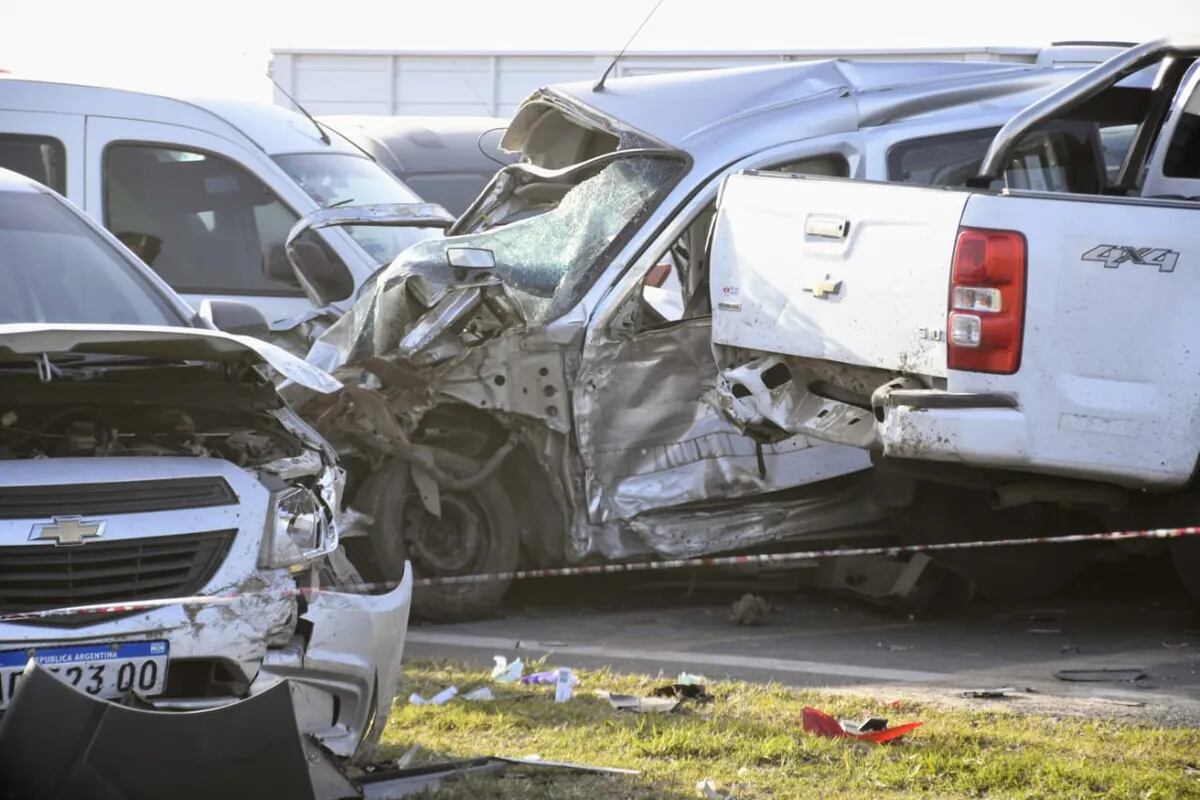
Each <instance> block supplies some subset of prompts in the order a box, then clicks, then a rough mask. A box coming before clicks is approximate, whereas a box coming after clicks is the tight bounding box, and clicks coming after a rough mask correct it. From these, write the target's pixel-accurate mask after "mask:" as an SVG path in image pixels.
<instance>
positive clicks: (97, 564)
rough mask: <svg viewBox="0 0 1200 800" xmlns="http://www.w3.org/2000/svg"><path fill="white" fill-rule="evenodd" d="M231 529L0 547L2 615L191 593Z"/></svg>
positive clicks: (70, 621)
mask: <svg viewBox="0 0 1200 800" xmlns="http://www.w3.org/2000/svg"><path fill="white" fill-rule="evenodd" d="M235 533H236V532H235V531H232V530H229V531H209V532H205V533H184V534H178V535H175V536H155V537H152V538H144V539H121V540H117V539H113V540H99V541H90V542H88V543H87V544H84V545H75V546H69V547H60V546H54V545H16V546H7V547H0V614H11V613H17V612H24V611H39V610H44V609H51V608H62V607H64V606H73V605H96V604H103V603H120V602H122V601H126V600H133V599H138V600H146V599H154V598H161V597H187V596H191V595H194V594H196V593H197V592H198V591H200V590H201V589H202V588H203V587H204V585H205V584H206V583H208V581H209V580H211V578H212V576H213V575H214V574H215V573H216V571H217V569H218V568H219V567H220V566H221V564H222V563H223V562H224V560H225V556H226V555H227V554H228V552H229V547H230V545H231V544H232V543H233V538H234V534H235ZM95 621H97V617H96V616H95V615H82V616H78V617H48V618H45V619H42V620H38V621H37V622H38V623H39V624H59V625H82V624H88V623H91V622H95Z"/></svg>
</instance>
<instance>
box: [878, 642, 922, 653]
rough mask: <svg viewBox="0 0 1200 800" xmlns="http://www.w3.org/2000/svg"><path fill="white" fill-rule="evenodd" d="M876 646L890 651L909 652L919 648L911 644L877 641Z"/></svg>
mask: <svg viewBox="0 0 1200 800" xmlns="http://www.w3.org/2000/svg"><path fill="white" fill-rule="evenodd" d="M875 646H876V647H878V648H879V649H881V650H887V651H888V652H889V653H907V652H909V651H910V650H916V649H917V648H915V647H913V646H912V645H911V644H887V643H886V642H876V643H875Z"/></svg>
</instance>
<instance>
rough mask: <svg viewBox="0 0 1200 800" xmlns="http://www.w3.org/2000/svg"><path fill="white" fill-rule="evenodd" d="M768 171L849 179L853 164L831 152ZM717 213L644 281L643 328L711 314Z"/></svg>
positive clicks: (693, 227) (704, 217) (698, 222)
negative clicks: (710, 256)
mask: <svg viewBox="0 0 1200 800" xmlns="http://www.w3.org/2000/svg"><path fill="white" fill-rule="evenodd" d="M765 171H768V172H789V173H793V174H799V175H825V176H828V177H833V178H846V177H849V175H850V165H849V163H848V162H847V161H846V159H845V158H844V157H843V156H841V155H837V154H832V155H822V156H815V157H808V158H803V159H799V160H796V161H789V162H786V163H783V164H778V165H775V166H772V167H769V168H768V169H767V170H765ZM715 214H716V204H715V203H713V204H709V205H708V206H707V207H705V209H704V210H703V211H701V212H700V213H699V214H697V215H696V218H695V219H693V220H692V223H691V224H690V225H688V226H687V229H686V230H684V232H683V234H682V235H680V237H679V238H678V239H676V240H675V241H674V242H672V243H671V246H670V247H669V248H667V251H666V252H665V253H663V254H662V256H661V257H660V258H659V260H658V263H657V264H655V265H654V266H653V267H651V268H650V271H649V272H647V273H646V277H645V279H644V280H643V281H642V302H641V308H640V313H639V319H640V323H639V325H638V327H639V328H640V329H642V330H646V329H649V328H656V327H659V326H662V325H667V324H669V323H672V322H678V321H680V320H687V319H696V318H698V317H708V316H711V315H712V308H711V303H710V302H709V295H708V249H707V248H708V235H709V231H710V229H711V228H712V222H713V217H714V216H715Z"/></svg>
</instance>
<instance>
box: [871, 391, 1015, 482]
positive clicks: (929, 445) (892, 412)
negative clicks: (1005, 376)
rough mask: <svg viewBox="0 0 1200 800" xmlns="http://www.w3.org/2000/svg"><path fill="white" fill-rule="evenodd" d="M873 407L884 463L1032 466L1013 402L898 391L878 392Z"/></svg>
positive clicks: (1000, 398)
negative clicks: (917, 461)
mask: <svg viewBox="0 0 1200 800" xmlns="http://www.w3.org/2000/svg"><path fill="white" fill-rule="evenodd" d="M885 389H886V387H885ZM872 403H873V405H874V408H875V418H876V420H877V423H876V425H875V430H876V436H877V440H878V444H879V447H880V448H881V450H882V451H883V455H884V456H886V457H889V458H913V459H926V460H933V461H953V462H960V463H963V464H973V465H977V466H987V467H1020V466H1030V465H1031V464H1032V456H1031V452H1030V447H1029V426H1028V424H1027V421H1026V419H1025V415H1024V413H1023V412H1021V411H1020V410H1019V409H1017V408H1016V407H1015V406H1016V403H1015V402H1014V401H1013V400H1012V399H1011V398H1007V397H1005V396H1003V395H983V394H960V393H953V392H938V391H922V390H896V391H892V392H888V391H879V392H876V393H875V396H874V397H873V398H872Z"/></svg>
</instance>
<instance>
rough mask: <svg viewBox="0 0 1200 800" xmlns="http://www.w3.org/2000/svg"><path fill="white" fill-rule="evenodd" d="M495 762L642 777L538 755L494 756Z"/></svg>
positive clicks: (630, 771) (618, 769) (632, 772)
mask: <svg viewBox="0 0 1200 800" xmlns="http://www.w3.org/2000/svg"><path fill="white" fill-rule="evenodd" d="M492 760H494V761H503V762H505V763H507V764H520V765H522V766H525V767H546V768H547V769H565V770H573V771H575V772H591V773H594V774H596V775H641V774H642V771H641V770H640V769H625V768H623V767H596V766H593V765H591V764H577V763H575V762H573V761H549V760H547V759H544V758H542V757H541V756H539V755H538V754H536V753H532V754H530V755H527V756H523V757H521V758H514V757H512V756H492Z"/></svg>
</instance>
